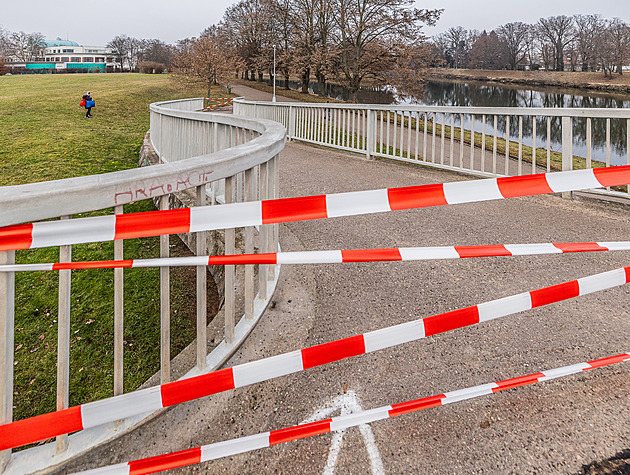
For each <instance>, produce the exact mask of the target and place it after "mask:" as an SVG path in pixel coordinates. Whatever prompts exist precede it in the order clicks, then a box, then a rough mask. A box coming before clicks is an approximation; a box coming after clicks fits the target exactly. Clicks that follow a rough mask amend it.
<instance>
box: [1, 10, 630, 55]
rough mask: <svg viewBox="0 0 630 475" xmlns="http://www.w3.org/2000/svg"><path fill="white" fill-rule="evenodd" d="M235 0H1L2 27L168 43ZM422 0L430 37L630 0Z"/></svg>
mask: <svg viewBox="0 0 630 475" xmlns="http://www.w3.org/2000/svg"><path fill="white" fill-rule="evenodd" d="M235 1H236V0H107V1H94V0H56V1H55V0H0V25H2V26H3V27H4V28H6V29H7V30H9V31H26V32H35V31H39V32H41V33H43V34H44V36H45V37H46V38H47V39H55V38H56V37H57V36H60V37H62V38H64V39H65V38H66V37H68V38H69V39H71V40H74V41H76V42H77V43H79V44H83V45H93V46H102V45H105V43H107V42H108V41H109V40H111V39H112V38H113V37H114V36H116V35H120V34H126V35H128V36H135V37H136V38H159V39H161V40H163V41H166V42H167V43H174V42H175V41H177V40H178V39H182V38H187V37H190V36H197V35H198V34H199V33H200V32H201V31H202V30H203V29H204V28H206V27H207V26H209V25H212V24H213V23H217V22H219V21H220V20H221V17H222V16H223V13H224V12H225V9H226V8H227V7H228V6H229V5H230V4H232V3H235ZM522 4H523V5H525V6H524V7H519V6H517V5H518V4H517V2H516V1H514V0H466V1H462V0H418V1H416V5H417V7H418V8H444V9H445V12H444V14H443V15H442V19H441V20H440V21H439V22H438V25H437V26H436V27H434V28H426V29H425V32H426V34H427V35H429V36H431V35H434V34H436V33H440V32H442V31H445V30H447V29H448V28H449V27H451V26H458V25H461V26H464V27H466V28H475V29H478V30H483V29H487V30H492V29H493V28H495V27H497V26H499V25H501V24H503V23H508V22H511V21H524V22H527V23H533V22H535V21H537V20H538V19H539V18H540V17H546V16H551V15H561V14H564V15H572V14H574V13H600V14H602V15H603V16H604V17H607V18H613V17H621V18H623V19H624V20H626V21H630V0H598V1H593V0H525V1H524V2H522Z"/></svg>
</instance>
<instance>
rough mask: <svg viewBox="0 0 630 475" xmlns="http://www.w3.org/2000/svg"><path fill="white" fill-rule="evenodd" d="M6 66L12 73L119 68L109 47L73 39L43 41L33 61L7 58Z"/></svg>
mask: <svg viewBox="0 0 630 475" xmlns="http://www.w3.org/2000/svg"><path fill="white" fill-rule="evenodd" d="M7 66H8V67H9V68H10V69H11V71H12V72H14V73H21V72H22V73H28V72H32V73H35V72H40V73H44V72H51V70H55V72H77V73H78V72H105V71H106V70H108V71H112V70H116V69H119V68H120V65H119V64H118V63H117V62H116V58H115V56H114V53H113V51H112V49H111V48H107V47H104V46H83V45H80V44H78V43H76V42H75V41H69V40H62V39H61V38H57V39H56V40H46V41H44V47H43V48H42V52H41V56H40V57H39V58H37V60H35V61H29V62H23V61H15V58H13V60H11V59H9V61H8V62H7Z"/></svg>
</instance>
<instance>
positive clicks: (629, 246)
mask: <svg viewBox="0 0 630 475" xmlns="http://www.w3.org/2000/svg"><path fill="white" fill-rule="evenodd" d="M628 250H630V241H615V242H558V243H532V244H491V245H479V246H438V247H397V248H387V249H347V250H337V251H302V252H277V253H263V254H234V255H224V256H193V257H165V258H159V259H125V260H120V261H82V262H61V263H60V262H57V263H42V264H14V265H0V272H31V271H53V270H68V269H115V268H121V267H123V268H141V267H175V266H212V265H248V264H249V265H251V264H283V265H284V264H338V263H346V262H385V261H423V260H433V259H464V258H469V257H501V256H533V255H542V254H566V253H573V252H596V251H628Z"/></svg>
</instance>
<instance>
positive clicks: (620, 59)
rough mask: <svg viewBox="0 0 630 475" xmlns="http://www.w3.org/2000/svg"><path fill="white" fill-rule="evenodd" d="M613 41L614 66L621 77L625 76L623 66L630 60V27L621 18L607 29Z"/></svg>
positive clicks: (611, 23) (614, 20)
mask: <svg viewBox="0 0 630 475" xmlns="http://www.w3.org/2000/svg"><path fill="white" fill-rule="evenodd" d="M606 29H607V30H608V32H609V38H610V41H611V45H610V46H611V48H612V55H613V61H614V65H615V66H616V68H617V73H618V74H619V75H622V74H623V66H624V65H625V64H626V62H627V61H628V60H629V59H630V26H629V25H628V24H627V23H625V22H624V21H623V20H621V19H620V18H614V19H612V20H611V21H610V22H609V23H608V27H607V28H606Z"/></svg>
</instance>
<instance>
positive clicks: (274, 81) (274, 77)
mask: <svg viewBox="0 0 630 475" xmlns="http://www.w3.org/2000/svg"><path fill="white" fill-rule="evenodd" d="M271 102H276V45H273V99H271Z"/></svg>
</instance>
